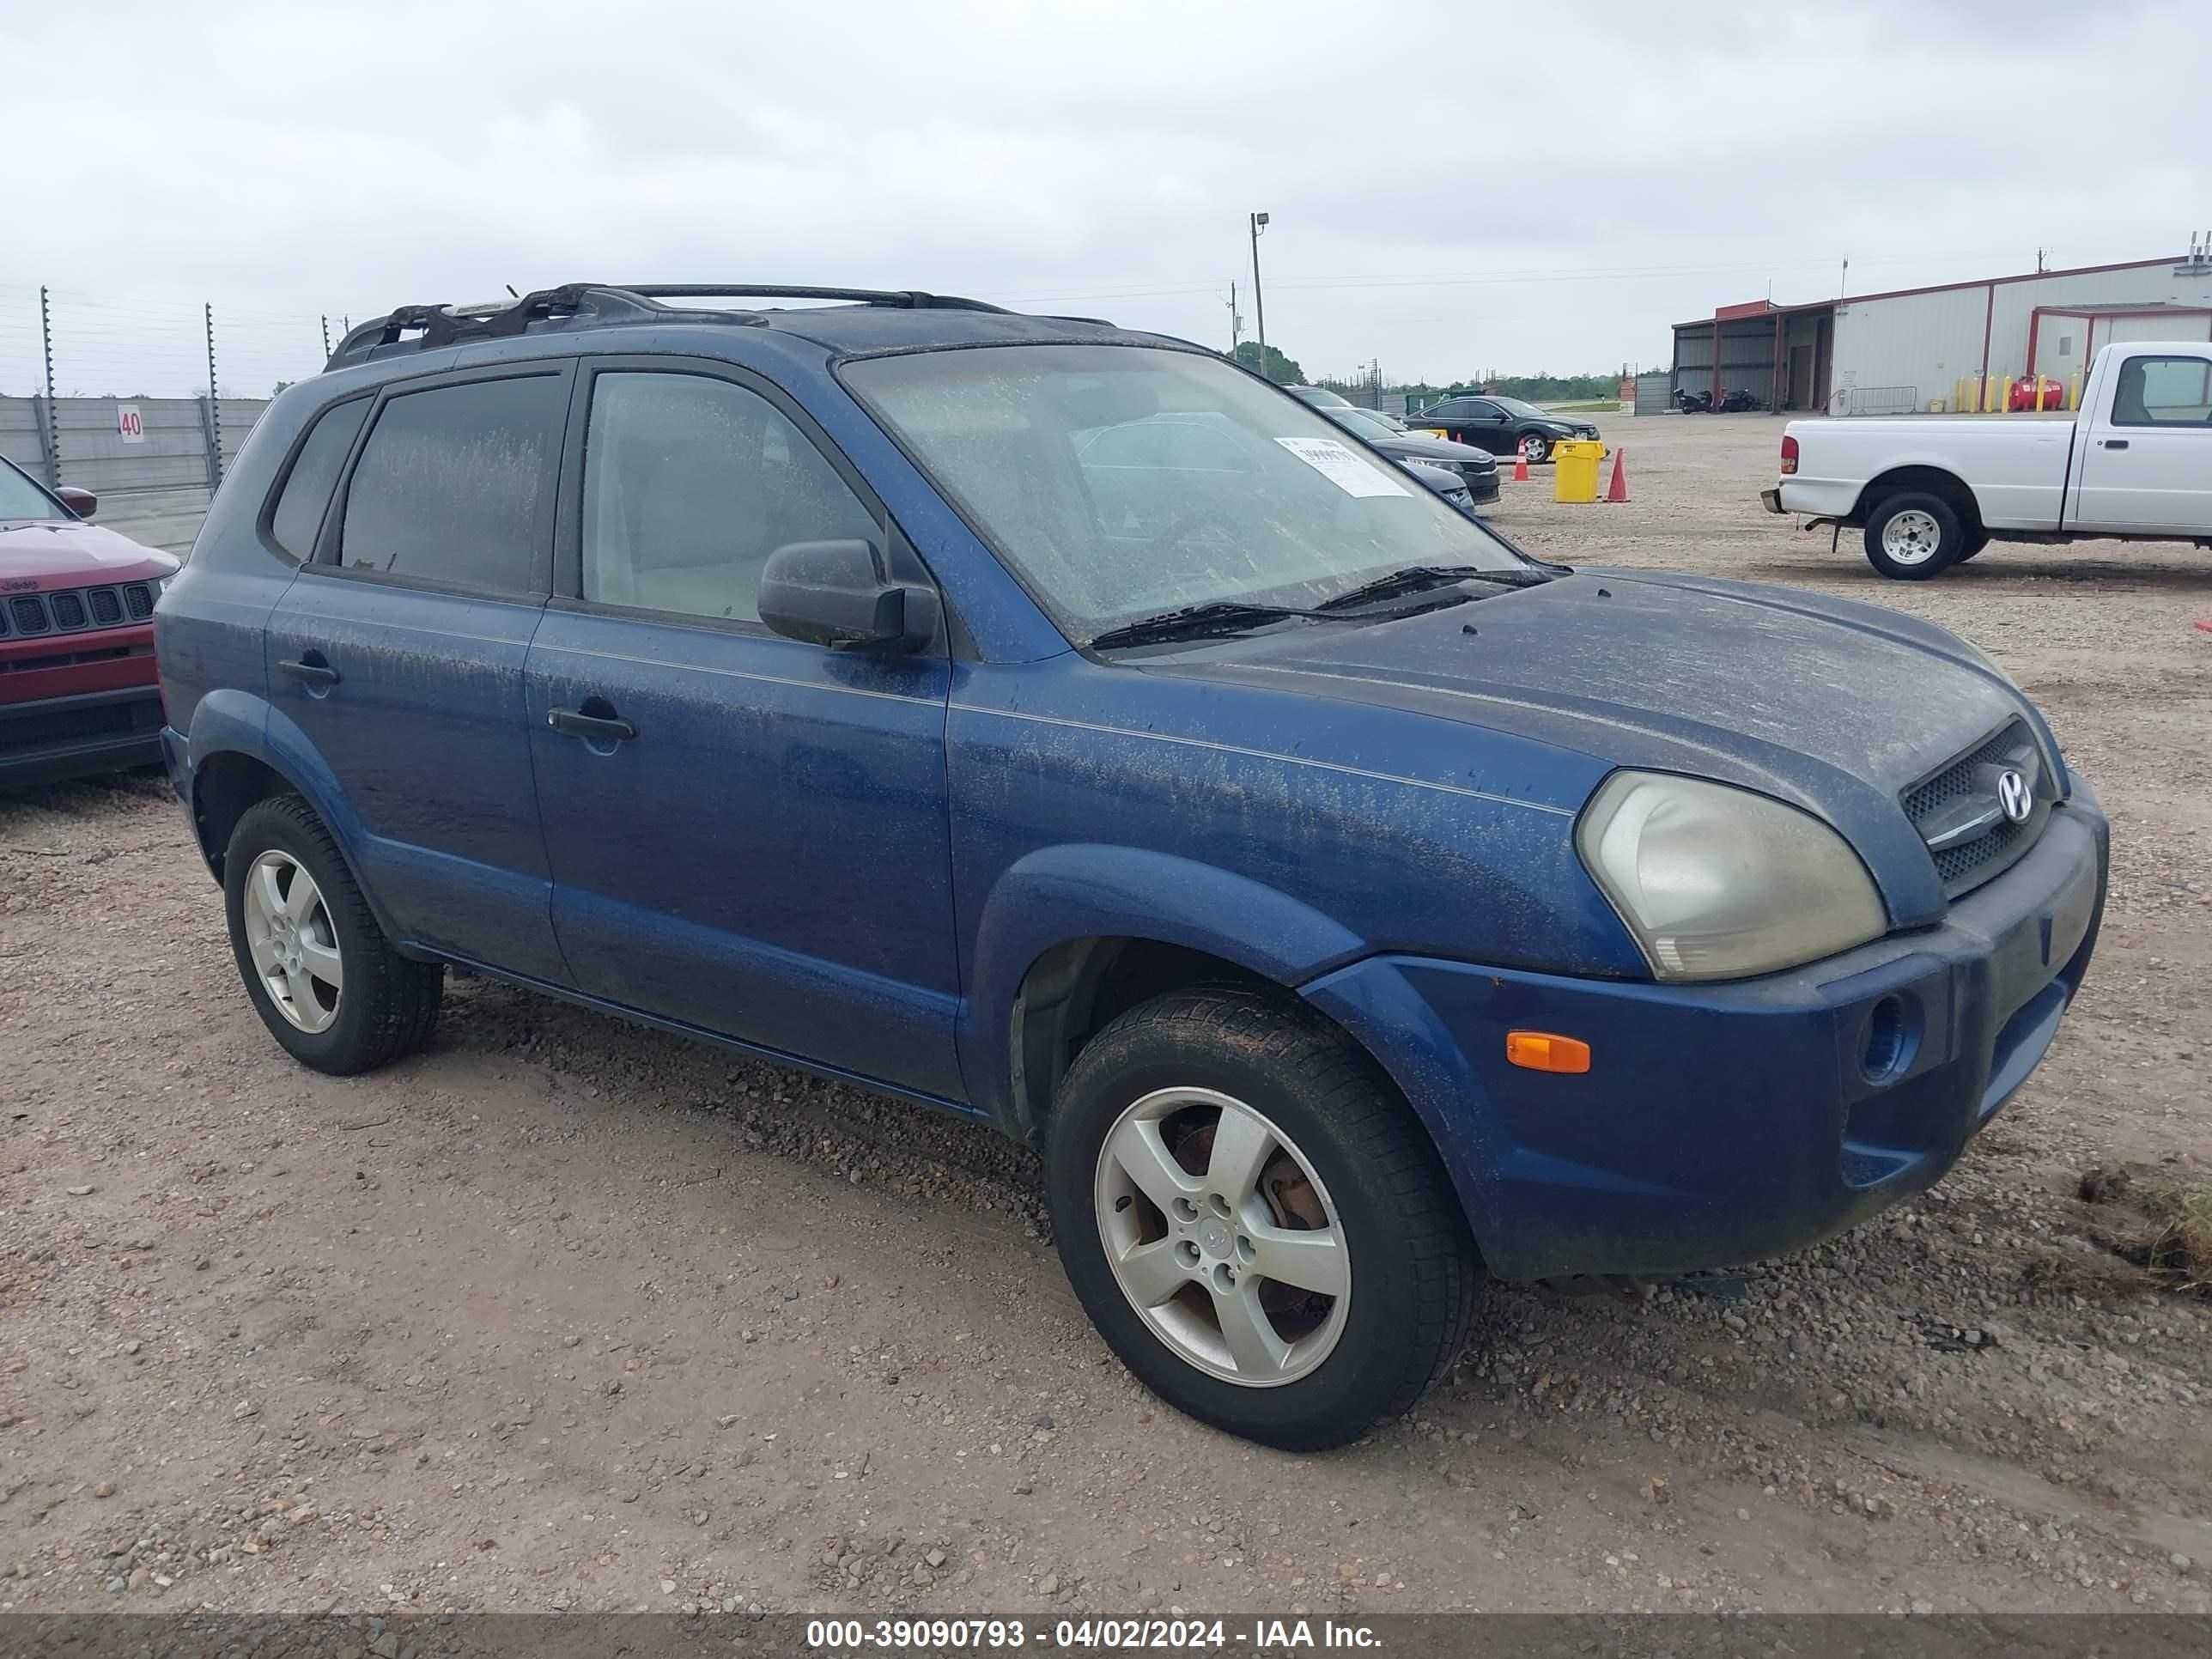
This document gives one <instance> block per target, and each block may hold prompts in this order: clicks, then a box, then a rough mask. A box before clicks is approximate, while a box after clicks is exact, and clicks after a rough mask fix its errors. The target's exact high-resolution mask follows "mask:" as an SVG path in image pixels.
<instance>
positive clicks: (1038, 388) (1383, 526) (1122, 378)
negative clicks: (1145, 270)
mask: <svg viewBox="0 0 2212 1659" xmlns="http://www.w3.org/2000/svg"><path fill="white" fill-rule="evenodd" d="M843 375H844V379H845V380H846V383H847V384H848V386H850V387H851V388H852V389H853V391H854V392H855V393H857V394H858V395H859V396H860V398H861V400H862V401H863V402H864V403H865V404H867V406H868V407H869V408H870V410H872V412H873V413H874V414H875V415H876V416H877V417H878V419H879V420H880V421H881V422H883V423H884V425H885V426H886V427H887V428H890V430H891V432H892V433H893V434H894V435H896V437H898V438H899V439H900V440H901V441H902V442H903V443H904V444H905V446H906V447H907V448H908V451H909V452H910V453H913V454H914V455H915V458H916V459H918V460H919V461H920V462H921V465H922V466H923V467H924V468H925V469H926V470H927V471H928V472H929V473H930V474H931V475H932V477H933V478H934V479H935V481H936V483H937V484H938V486H939V489H942V490H943V491H944V492H945V495H947V496H948V497H950V498H951V501H953V502H954V504H955V505H957V507H959V508H960V509H961V510H962V512H963V513H965V515H966V516H967V518H968V520H969V523H970V524H972V525H974V526H975V528H976V529H977V531H978V532H980V533H981V535H982V536H983V538H984V539H985V540H986V541H987V542H989V543H990V544H992V546H993V547H994V549H995V550H997V551H998V553H999V555H1000V557H1001V558H1002V559H1004V560H1005V561H1006V562H1007V564H1008V565H1010V566H1011V567H1012V568H1013V570H1014V571H1015V573H1016V574H1018V575H1019V576H1020V577H1021V578H1022V579H1023V580H1024V583H1025V585H1026V586H1028V587H1029V589H1030V592H1031V593H1032V594H1034V595H1036V598H1037V599H1038V602H1039V603H1040V604H1041V605H1043V607H1044V608H1045V610H1046V611H1047V612H1048V613H1049V614H1050V615H1051V616H1052V617H1053V618H1054V621H1055V622H1057V623H1059V624H1060V628H1061V629H1062V630H1063V631H1064V632H1066V634H1067V635H1069V637H1070V638H1072V639H1075V640H1078V641H1086V642H1087V641H1090V640H1091V639H1092V638H1094V637H1096V636H1097V635H1100V634H1102V633H1104V632H1106V631H1107V630H1108V629H1112V628H1115V627H1117V626H1120V625H1121V624H1123V623H1129V622H1133V621H1135V620H1137V619H1139V618H1144V617H1152V616H1155V615H1158V614H1159V613H1161V612H1164V611H1170V610H1174V609H1177V608H1181V607H1185V606H1192V605H1207V604H1212V603H1215V602H1218V601H1236V602H1242V603H1253V604H1266V605H1300V606H1310V605H1317V604H1319V603H1322V601H1325V600H1327V599H1330V598H1333V597H1334V596H1335V595H1336V594H1339V593H1341V592H1349V591H1350V590H1351V589H1352V588H1354V587H1356V586H1360V585H1362V584H1363V583H1364V582H1366V581H1368V580H1372V579H1373V578H1375V577H1376V576H1377V575H1380V574H1388V573H1389V572H1392V571H1395V570H1400V569H1403V568H1407V567H1408V566H1412V565H1417V564H1419V565H1437V564H1441V565H1468V566H1473V567H1475V568H1480V569H1484V570H1494V571H1502V572H1513V573H1516V574H1517V573H1522V572H1526V571H1527V570H1528V566H1527V565H1526V564H1525V563H1524V562H1522V560H1521V559H1520V558H1519V557H1518V556H1516V555H1515V554H1514V553H1513V552H1512V551H1511V550H1510V549H1509V548H1507V547H1506V546H1504V544H1502V543H1500V542H1498V540H1497V539H1496V538H1493V537H1492V536H1491V535H1489V534H1488V533H1487V532H1485V531H1484V530H1482V529H1481V528H1480V526H1477V525H1476V524H1475V523H1474V520H1470V519H1469V518H1468V517H1467V516H1466V515H1465V514H1464V513H1458V512H1455V511H1454V510H1453V509H1452V508H1451V507H1449V506H1447V505H1445V504H1444V503H1443V502H1442V501H1438V500H1437V498H1436V497H1435V496H1434V495H1431V493H1430V492H1429V491H1428V490H1426V489H1423V488H1422V487H1421V486H1420V485H1419V484H1418V483H1414V482H1413V480H1411V479H1409V478H1407V477H1406V476H1405V475H1404V474H1403V473H1402V472H1401V471H1398V470H1397V469H1396V468H1395V467H1393V466H1391V465H1389V464H1388V463H1386V462H1383V460H1381V459H1378V458H1376V457H1375V456H1373V455H1371V454H1370V453H1368V452H1367V451H1366V450H1365V449H1364V448H1363V447H1361V446H1360V445H1359V444H1358V443H1357V442H1356V441H1353V440H1352V439H1351V438H1349V437H1348V436H1347V435H1346V434H1345V433H1344V432H1342V431H1341V430H1340V429H1339V428H1338V427H1337V426H1336V424H1335V423H1334V422H1332V421H1330V420H1328V419H1327V418H1326V417H1324V416H1322V415H1320V414H1318V413H1316V411H1315V410H1311V409H1310V408H1308V407H1306V406H1305V405H1304V404H1300V403H1298V402H1297V400H1296V399H1293V398H1282V397H1278V396H1277V395H1275V394H1274V393H1273V392H1271V391H1269V390H1268V389H1267V387H1265V386H1255V385H1254V384H1253V383H1252V382H1251V380H1249V378H1248V377H1247V376H1245V375H1243V374H1240V373H1239V372H1238V371H1237V370H1236V369H1234V368H1231V367H1230V366H1229V365H1228V364H1226V363H1225V362H1221V361H1220V360H1219V359H1218V358H1215V357H1212V356H1206V355H1204V354H1201V353H1198V352H1194V351H1171V350H1164V349H1152V348H1147V347H1128V346H1093V345H1026V346H1001V347H975V348H968V349H958V350H951V351H933V352H913V353H908V354H904V355H902V356H890V357H878V358H870V359H865V360H862V361H860V362H854V363H850V364H848V365H847V366H846V368H845V369H844V370H843Z"/></svg>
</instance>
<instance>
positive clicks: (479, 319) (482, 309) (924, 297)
mask: <svg viewBox="0 0 2212 1659" xmlns="http://www.w3.org/2000/svg"><path fill="white" fill-rule="evenodd" d="M735 299H748V300H750V299H764V300H845V301H854V302H857V303H859V304H861V305H874V306H898V307H905V308H906V309H908V310H915V311H985V312H991V313H995V314H997V315H999V316H1006V315H1010V314H1011V313H1008V312H1007V311H1006V307H1003V306H994V305H989V304H987V303H986V302H985V301H981V300H967V299H963V298H961V297H960V296H959V295H953V294H927V293H924V292H923V291H922V290H921V289H873V288H795V287H790V286H785V285H778V284H775V283H770V284H768V285H766V286H760V285H757V284H756V285H751V286H747V285H742V284H738V283H565V284H563V285H562V286H561V287H559V288H544V289H537V290H536V291H534V292H532V293H529V294H525V295H521V296H520V298H518V299H516V300H513V301H489V302H487V303H484V304H480V305H413V306H398V307H394V308H393V309H392V312H391V313H389V314H388V315H386V316H383V317H374V318H371V319H369V320H368V322H365V323H362V324H361V325H359V326H357V327H356V328H355V329H353V330H352V331H350V332H349V333H348V334H347V335H346V337H345V338H343V340H341V341H339V342H338V344H337V349H336V350H335V351H333V352H331V358H330V362H327V363H326V364H325V365H324V368H325V369H332V368H345V367H347V366H348V365H349V364H353V363H362V362H368V361H369V360H370V359H371V358H372V357H374V356H378V355H379V354H380V353H381V352H383V351H384V350H385V349H386V348H388V347H392V346H400V345H404V346H411V347H412V349H415V350H417V351H430V350H435V349H436V348H438V347H440V346H447V345H453V344H455V343H459V342H460V341H465V340H496V339H502V338H505V337H509V336H512V335H518V334H522V333H525V332H526V331H528V330H529V329H530V327H531V325H532V324H534V323H548V322H552V321H555V320H557V319H569V318H574V317H579V316H588V317H589V318H590V319H592V320H593V321H609V322H613V321H626V322H639V321H644V320H646V319H649V318H653V317H665V316H666V315H667V314H668V313H669V312H670V311H671V308H672V307H669V306H668V305H666V304H665V303H663V302H664V301H670V300H679V301H680V300H735ZM695 314H696V313H695ZM712 314H714V315H715V316H717V317H719V318H720V319H724V320H726V321H729V322H738V323H753V324H758V323H762V322H765V321H766V320H767V319H765V318H764V317H763V316H761V315H760V314H759V313H752V312H717V313H712ZM410 335H411V336H413V337H414V338H412V339H410V338H409V336H410Z"/></svg>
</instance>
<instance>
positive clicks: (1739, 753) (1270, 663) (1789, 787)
mask: <svg viewBox="0 0 2212 1659" xmlns="http://www.w3.org/2000/svg"><path fill="white" fill-rule="evenodd" d="M1469 628H1472V629H1473V630H1474V631H1473V633H1472V634H1470V633H1468V631H1467V630H1468V629H1469ZM1148 666H1151V667H1152V669H1153V670H1154V671H1158V672H1169V673H1178V674H1188V675H1194V676H1198V677H1200V678H1218V679H1222V680H1233V681H1237V682H1240V683H1243V684H1248V685H1252V686H1255V687H1256V686H1271V687H1273V688H1274V689H1276V690H1285V691H1297V692H1302V693H1304V694H1305V695H1307V696H1319V697H1326V698H1330V699H1334V700H1338V701H1343V702H1358V703H1363V704H1367V705H1370V706H1386V707H1390V708H1398V709H1401V710H1404V711H1407V712H1408V713H1411V714H1419V715H1424V716H1427V717H1431V718H1433V719H1436V720H1443V721H1450V722H1455V723H1457V724H1461V725H1467V726H1486V727H1490V728H1492V729H1495V730H1498V731H1500V732H1510V733H1512V734H1513V735H1515V736H1516V737H1520V738H1533V739H1534V740H1536V741H1539V742H1541V743H1545V744H1549V745H1551V746H1553V747H1555V748H1559V749H1563V750H1572V751H1575V752H1577V753H1580V754H1583V755H1586V756H1589V757H1592V758H1594V759H1595V760H1598V761H1600V762H1602V763H1607V764H1609V765H1617V766H1633V767H1642V768H1648V769H1653V770H1658V771H1669V772H1680V773H1685V774H1688V775H1695V776H1699V777H1709V778H1713V779H1717V780H1718V781H1722V782H1726V783H1733V784H1737V785H1740V786H1741V787H1746V788H1750V789H1756V790H1758V791H1759V792H1761V793H1765V794H1769V795H1772V796H1774V797H1776V798H1777V799H1782V800H1785V801H1788V802H1790V803H1791V804H1792V805H1796V806H1800V807H1802V808H1803V809H1804V810H1805V811H1809V812H1811V813H1813V814H1814V816H1816V817H1821V818H1823V819H1826V821H1827V822H1828V823H1831V824H1832V825H1833V826H1834V827H1835V828H1836V829H1838V830H1839V831H1840V832H1842V834H1843V835H1844V838H1845V839H1846V840H1848V841H1849V842H1850V843H1851V844H1852V845H1853V846H1854V847H1855V848H1857V850H1858V852H1859V854H1860V856H1861V857H1862V858H1863V859H1864V860H1865V861H1866V864H1867V866H1868V868H1869V870H1870V871H1871V872H1873V874H1874V877H1875V882H1876V884H1877V885H1878V886H1880V887H1881V890H1882V892H1883V896H1884V898H1885V899H1886V900H1887V902H1888V904H1889V908H1890V915H1891V917H1892V919H1893V921H1894V922H1895V923H1896V924H1897V925H1898V926H1900V927H1910V926H1914V925H1917V924H1919V923H1922V922H1926V921H1936V920H1937V919H1938V918H1940V917H1941V916H1942V913H1943V909H1944V898H1943V894H1942V889H1941V887H1940V885H1939V884H1938V883H1937V881H1936V875H1935V870H1934V866H1933V864H1932V862H1931V861H1930V860H1929V857H1928V855H1927V851H1926V849H1925V848H1924V847H1923V845H1922V843H1921V841H1920V838H1919V836H1918V834H1917V831H1915V830H1914V829H1913V827H1912V825H1911V822H1910V821H1909V820H1908V819H1907V818H1906V817H1905V811H1904V809H1903V807H1902V806H1901V805H1900V804H1899V795H1900V794H1901V793H1904V792H1905V790H1906V789H1908V788H1910V787H1911V786H1912V785H1914V784H1916V783H1917V782H1918V781H1921V780H1922V779H1923V778H1925V777H1926V776H1927V775H1929V773H1931V772H1933V771H1935V770H1936V769H1939V768H1940V767H1942V766H1943V765H1945V764H1946V763H1948V762H1950V761H1952V760H1954V759H1955V758H1956V757H1958V756H1960V755H1961V754H1963V753H1965V752H1966V751H1967V750H1971V749H1972V748H1974V747H1975V746H1976V745H1977V744H1979V743H1980V742H1981V741H1982V740H1983V739H1984V738H1987V737H1989V736H1990V734H1991V733H1992V732H1995V731H1996V729H1997V728H1998V727H1999V726H2002V725H2003V724H2004V723H2005V721H2007V720H2009V719H2011V718H2013V717H2014V716H2015V715H2019V716H2021V717H2023V718H2025V719H2026V720H2027V722H2028V724H2029V726H2030V727H2031V728H2032V729H2033V731H2034V732H2035V733H2036V736H2037V739H2038V741H2039V743H2040V744H2042V746H2043V749H2044V751H2045V757H2046V758H2047V759H2048V760H2049V761H2050V762H2051V765H2052V767H2053V769H2054V771H2055V772H2056V773H2057V776H2058V777H2059V779H2060V781H2061V783H2062V787H2063V780H2064V774H2063V769H2059V768H2058V757H2057V745H2056V744H2055V743H2054V742H2053V741H2052V740H2051V735H2050V732H2048V730H2047V729H2046V728H2045V726H2044V725H2043V723H2042V720H2041V719H2040V718H2039V716H2038V715H2037V714H2036V713H2035V711H2034V709H2033V706H2032V705H2030V704H2029V703H2028V702H2027V699H2026V698H2024V697H2023V696H2021V694H2020V692H2019V690H2018V689H2017V688H2015V686H2014V685H2013V684H2011V682H2010V681H2008V680H2007V679H2006V678H2004V677H2003V676H2002V674H2001V673H1999V672H1998V671H1996V669H1995V668H1994V667H1992V666H1990V665H1989V663H1988V662H1987V661H1986V659H1983V658H1982V657H1981V656H1980V654H1979V653H1977V652H1975V651H1974V650H1973V649H1972V647H1970V646H1967V645H1966V644H1965V643H1964V642H1963V641H1960V640H1958V639H1957V638H1955V637H1954V636H1953V635H1950V634H1948V633H1946V632H1945V631H1944V630H1943V629H1940V628H1936V627H1934V626H1932V625H1930V624H1929V623H1922V622H1918V621H1916V620H1914V619H1912V618H1911V617H1904V616H1900V615H1899V614H1898V613H1896V612H1894V611H1886V610H1882V609H1880V608H1877V607H1875V606H1872V605H1853V604H1850V603H1848V602H1845V601H1840V600H1831V599H1812V598H1808V597H1807V596H1805V595H1802V594H1799V593H1796V592H1785V591H1783V590H1780V589H1772V588H1762V587H1759V586H1753V585H1751V584H1748V583H1741V582H1725V581H1711V580H1703V579H1700V578H1694V577H1687V576H1673V575H1662V574H1656V573H1650V572H1640V571H1613V572H1590V571H1583V572H1580V573H1578V574H1575V575H1573V576H1569V577H1565V578H1562V579H1560V580H1556V581H1553V582H1548V583H1546V584H1545V585H1544V586H1541V587H1534V588H1529V589H1526V590H1524V591H1519V592H1508V593H1502V594H1499V595H1498V596H1496V597H1495V598H1492V599H1483V600H1480V601H1477V602H1475V603H1473V604H1468V605H1454V606H1451V607H1449V608H1448V609H1446V610H1443V611H1431V612H1429V613H1427V614H1425V615H1422V616H1419V617H1408V618H1407V619H1406V620H1404V621H1402V622H1397V623H1377V624H1375V625H1372V626H1369V627H1365V628H1358V629H1350V628H1346V629H1339V628H1335V627H1332V626H1328V625H1326V624H1323V625H1316V626H1310V627H1304V628H1296V629H1281V630H1277V631H1271V632H1269V633H1267V634H1263V635H1254V636H1251V637H1249V638H1247V639H1243V640H1239V641H1232V642H1231V643H1230V644H1228V645H1226V646H1224V647H1220V648H1218V649H1216V650H1209V651H1207V652H1206V653H1203V654H1202V655H1197V656H1192V657H1187V658H1184V659H1181V660H1180V661H1177V662H1175V663H1173V664H1169V663H1158V664H1154V665H1148Z"/></svg>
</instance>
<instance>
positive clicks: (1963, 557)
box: [1952, 530, 1990, 564]
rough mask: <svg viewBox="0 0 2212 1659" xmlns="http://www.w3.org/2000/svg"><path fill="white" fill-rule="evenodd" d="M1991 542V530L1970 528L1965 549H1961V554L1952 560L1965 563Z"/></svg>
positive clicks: (1956, 562)
mask: <svg viewBox="0 0 2212 1659" xmlns="http://www.w3.org/2000/svg"><path fill="white" fill-rule="evenodd" d="M1989 544H1990V532H1988V531H1986V530H1970V531H1968V532H1966V548H1965V550H1963V551H1961V552H1960V555H1959V556H1958V557H1957V558H1955V559H1954V560H1953V561H1952V563H1954V564H1964V563H1966V561H1967V560H1969V559H1971V558H1972V557H1973V556H1974V555H1975V554H1977V553H1978V552H1980V551H1981V550H1983V549H1984V548H1985V547H1987V546H1988V545H1989Z"/></svg>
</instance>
